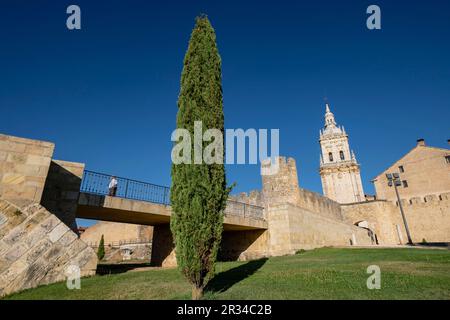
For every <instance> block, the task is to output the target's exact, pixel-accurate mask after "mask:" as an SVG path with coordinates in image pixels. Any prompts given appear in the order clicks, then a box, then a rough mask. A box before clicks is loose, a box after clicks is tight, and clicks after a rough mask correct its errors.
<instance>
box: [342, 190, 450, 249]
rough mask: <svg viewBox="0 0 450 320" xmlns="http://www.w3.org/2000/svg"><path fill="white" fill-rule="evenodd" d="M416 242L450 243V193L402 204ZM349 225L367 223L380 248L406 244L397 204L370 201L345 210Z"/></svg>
mask: <svg viewBox="0 0 450 320" xmlns="http://www.w3.org/2000/svg"><path fill="white" fill-rule="evenodd" d="M402 205H403V209H404V212H405V216H406V220H407V222H408V226H409V229H410V233H411V237H412V240H413V242H416V243H417V242H422V240H423V239H425V240H426V241H427V242H450V193H444V194H440V195H428V196H425V197H423V198H422V197H421V198H419V197H414V198H411V199H403V200H402ZM342 210H343V214H344V216H345V219H346V220H347V221H348V222H349V223H353V224H354V223H357V222H359V221H367V222H368V224H369V228H371V229H372V230H373V231H374V232H375V233H376V234H377V238H378V240H379V243H380V244H388V245H395V244H404V243H406V242H407V237H406V231H405V227H404V224H403V220H402V217H401V214H400V209H399V207H398V204H397V203H396V202H391V201H368V202H362V203H354V204H349V205H343V206H342Z"/></svg>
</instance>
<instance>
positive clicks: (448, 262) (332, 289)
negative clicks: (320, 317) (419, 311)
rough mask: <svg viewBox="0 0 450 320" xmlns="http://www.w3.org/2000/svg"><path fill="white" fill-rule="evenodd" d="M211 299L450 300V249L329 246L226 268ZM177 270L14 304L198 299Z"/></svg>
mask: <svg viewBox="0 0 450 320" xmlns="http://www.w3.org/2000/svg"><path fill="white" fill-rule="evenodd" d="M369 265H378V266H379V267H380V268H381V289H380V290H369V289H367V286H366V281H367V278H368V277H369V276H370V275H369V274H367V273H366V270H367V267H368V266H369ZM216 272H217V275H216V277H215V278H214V279H213V280H212V281H211V282H210V284H209V287H208V288H207V291H206V294H205V298H207V299H239V300H243V299H447V300H448V299H450V251H448V250H431V249H338V248H323V249H317V250H313V251H307V252H303V253H299V254H297V255H294V256H284V257H275V258H270V259H262V260H256V261H250V262H223V263H218V264H217V268H216ZM190 290H191V288H190V286H189V285H188V283H187V282H186V281H185V280H184V278H183V277H182V276H181V275H180V273H179V271H178V270H176V269H153V270H148V271H142V272H128V273H122V274H113V275H104V276H95V277H91V278H85V279H82V280H81V290H68V289H67V288H66V286H65V283H57V284H52V285H48V286H42V287H39V288H35V289H30V290H26V291H23V292H21V293H17V294H14V295H11V296H8V297H6V299H190Z"/></svg>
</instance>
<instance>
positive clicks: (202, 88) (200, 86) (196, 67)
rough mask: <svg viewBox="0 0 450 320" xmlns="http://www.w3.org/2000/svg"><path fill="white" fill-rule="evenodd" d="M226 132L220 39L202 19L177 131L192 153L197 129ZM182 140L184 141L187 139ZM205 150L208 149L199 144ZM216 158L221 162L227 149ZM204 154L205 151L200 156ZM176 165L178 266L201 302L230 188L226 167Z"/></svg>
mask: <svg viewBox="0 0 450 320" xmlns="http://www.w3.org/2000/svg"><path fill="white" fill-rule="evenodd" d="M196 121H201V123H202V133H204V132H205V131H206V130H208V129H218V130H220V131H221V132H222V141H221V143H222V146H223V132H224V116H223V106H222V72H221V60H220V56H219V51H218V49H217V46H216V35H215V32H214V29H213V28H212V26H211V24H210V22H209V20H208V18H207V17H205V16H201V17H198V18H197V20H196V25H195V27H194V30H193V31H192V34H191V39H190V41H189V47H188V50H187V52H186V56H185V58H184V67H183V72H182V75H181V89H180V94H179V98H178V114H177V128H179V129H186V130H187V131H188V132H189V134H190V137H191V139H190V141H191V150H194V149H195V148H194V140H195V139H194V125H195V122H196ZM183 142H184V141H183ZM201 143H202V145H201V148H202V149H201V150H202V151H203V150H205V147H206V146H207V145H208V143H206V142H204V141H203V142H201ZM217 152H218V153H217V154H221V156H222V159H223V155H224V153H225V149H224V148H223V147H222V148H221V149H220V150H219V151H217ZM202 154H203V153H202ZM190 160H191V162H190V163H182V164H173V165H172V185H171V192H170V194H171V204H172V209H173V211H172V217H171V223H170V224H171V230H172V234H173V237H174V242H175V246H176V257H177V263H178V266H179V268H180V269H181V271H182V273H183V274H184V275H185V277H186V278H187V279H188V281H189V282H190V283H191V284H192V299H195V300H197V299H200V298H201V297H202V296H203V289H204V287H205V286H206V284H207V283H208V281H209V280H210V279H211V277H212V276H213V275H214V264H215V261H216V257H217V252H218V249H219V246H220V242H221V239H222V231H223V211H224V209H225V205H226V200H227V198H228V194H229V192H230V188H227V187H226V178H225V167H224V165H223V163H220V164H218V163H213V164H206V163H205V162H204V161H202V163H201V164H198V163H195V161H194V155H193V153H191V155H190Z"/></svg>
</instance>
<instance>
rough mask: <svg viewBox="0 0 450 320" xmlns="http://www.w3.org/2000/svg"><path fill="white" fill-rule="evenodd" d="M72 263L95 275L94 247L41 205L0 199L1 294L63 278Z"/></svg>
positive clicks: (81, 271) (82, 274) (86, 272)
mask: <svg viewBox="0 0 450 320" xmlns="http://www.w3.org/2000/svg"><path fill="white" fill-rule="evenodd" d="M73 265H75V266H78V267H79V268H80V276H81V277H83V276H89V275H94V274H95V271H96V268H97V256H96V254H95V252H94V250H92V249H91V248H90V247H89V246H87V245H86V244H85V243H84V242H83V241H82V240H80V239H79V238H78V236H77V234H75V233H74V232H73V231H72V230H70V229H69V227H67V226H66V225H65V224H64V223H63V222H61V220H59V219H58V218H57V217H56V216H55V215H53V214H52V213H50V212H49V211H47V210H46V209H45V208H44V207H43V206H41V205H39V204H28V205H25V206H23V207H19V206H16V205H14V204H13V203H11V202H8V201H6V200H2V199H0V297H2V296H5V295H7V294H10V293H13V292H16V291H21V290H24V289H28V288H33V287H36V286H39V285H44V284H49V283H53V282H58V281H64V280H65V279H66V271H67V269H68V267H69V266H73Z"/></svg>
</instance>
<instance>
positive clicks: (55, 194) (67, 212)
mask: <svg viewBox="0 0 450 320" xmlns="http://www.w3.org/2000/svg"><path fill="white" fill-rule="evenodd" d="M83 172H84V163H78V162H68V161H60V160H52V162H51V163H50V168H49V171H48V176H47V179H46V182H45V187H44V193H43V195H42V201H41V203H42V205H43V206H44V207H46V208H47V210H49V211H50V212H52V213H53V214H55V215H56V216H57V217H58V218H59V219H60V220H61V221H63V222H64V223H65V224H66V225H67V226H69V228H71V229H72V230H74V231H75V230H77V223H76V220H75V219H76V212H77V206H78V196H79V193H80V185H81V178H82V177H83Z"/></svg>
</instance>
